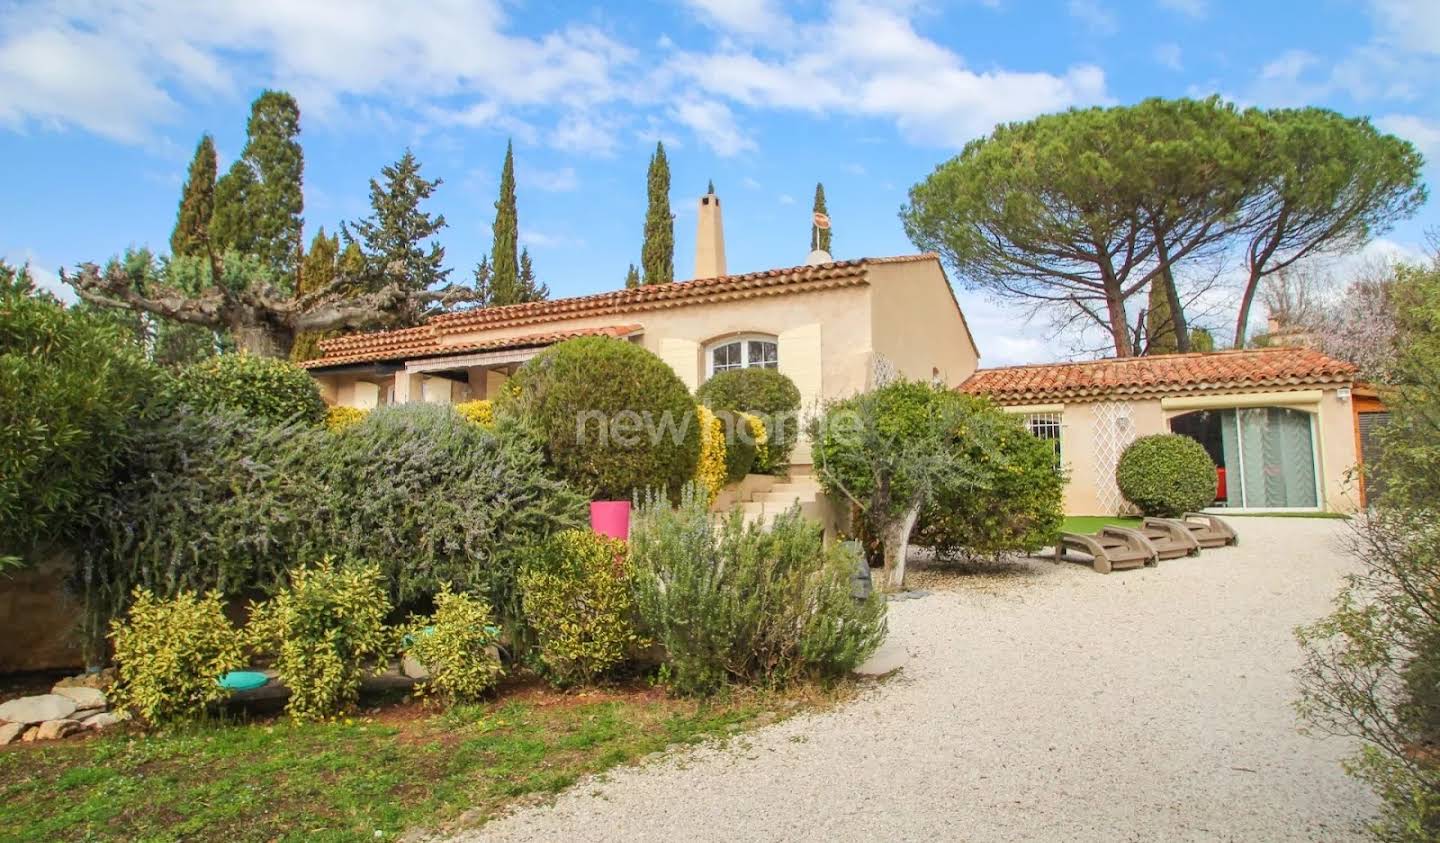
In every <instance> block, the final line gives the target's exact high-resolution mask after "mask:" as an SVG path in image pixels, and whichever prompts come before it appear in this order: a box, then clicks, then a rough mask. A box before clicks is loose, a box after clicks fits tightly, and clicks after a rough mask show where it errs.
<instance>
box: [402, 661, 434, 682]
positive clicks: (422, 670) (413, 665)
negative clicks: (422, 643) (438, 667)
mask: <svg viewBox="0 0 1440 843" xmlns="http://www.w3.org/2000/svg"><path fill="white" fill-rule="evenodd" d="M400 672H401V673H403V674H405V675H406V676H408V677H410V678H411V679H429V678H430V669H429V668H427V667H426V666H425V665H423V664H421V663H420V662H418V661H416V660H415V659H413V658H411V657H410V656H409V655H406V656H405V658H404V660H402V661H401V662H400Z"/></svg>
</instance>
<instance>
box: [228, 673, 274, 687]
mask: <svg viewBox="0 0 1440 843" xmlns="http://www.w3.org/2000/svg"><path fill="white" fill-rule="evenodd" d="M269 681H270V677H268V676H266V675H265V674H263V673H257V672H255V671H253V670H232V671H230V672H229V673H227V674H225V675H224V676H222V677H220V687H222V688H225V689H226V690H230V691H253V690H254V689H256V688H259V687H261V686H262V685H264V684H265V683H267V682H269Z"/></svg>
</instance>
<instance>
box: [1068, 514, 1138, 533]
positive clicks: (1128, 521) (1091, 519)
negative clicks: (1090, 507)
mask: <svg viewBox="0 0 1440 843" xmlns="http://www.w3.org/2000/svg"><path fill="white" fill-rule="evenodd" d="M1111 525H1114V526H1116V527H1139V526H1140V519H1139V518H1131V517H1130V516H1126V515H1067V516H1065V520H1064V521H1063V522H1061V524H1060V529H1061V530H1062V531H1064V532H1066V533H1095V532H1099V531H1100V528H1101V527H1109V526H1111Z"/></svg>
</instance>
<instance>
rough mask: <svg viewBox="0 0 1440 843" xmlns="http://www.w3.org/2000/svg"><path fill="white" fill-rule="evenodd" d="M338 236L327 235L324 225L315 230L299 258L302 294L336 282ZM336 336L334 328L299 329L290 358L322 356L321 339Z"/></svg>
mask: <svg viewBox="0 0 1440 843" xmlns="http://www.w3.org/2000/svg"><path fill="white" fill-rule="evenodd" d="M339 261H340V237H339V235H331V236H326V234H325V227H324V226H323V225H322V226H321V227H320V230H319V231H318V232H316V233H315V237H314V239H312V240H311V241H310V251H309V252H307V253H306V255H305V257H304V258H302V259H301V260H300V279H299V284H298V288H299V291H300V294H301V295H304V294H306V293H313V292H315V291H316V290H321V289H324V288H325V287H328V286H329V285H330V284H331V283H333V282H334V281H335V273H336V272H337V271H338V269H339ZM332 336H335V332H334V331H301V332H300V333H298V334H296V335H295V345H294V346H293V347H291V349H290V359H291V360H294V361H295V362H297V363H298V362H300V361H302V360H311V359H314V358H316V357H319V356H321V354H322V352H321V351H320V341H321V340H323V339H326V338H327V337H332Z"/></svg>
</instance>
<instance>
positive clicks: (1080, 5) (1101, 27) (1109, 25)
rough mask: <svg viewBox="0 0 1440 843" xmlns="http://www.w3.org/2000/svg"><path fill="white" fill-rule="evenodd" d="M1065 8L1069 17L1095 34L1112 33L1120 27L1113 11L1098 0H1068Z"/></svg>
mask: <svg viewBox="0 0 1440 843" xmlns="http://www.w3.org/2000/svg"><path fill="white" fill-rule="evenodd" d="M1066 9H1067V10H1068V11H1069V12H1070V17H1072V18H1075V19H1076V20H1078V21H1080V22H1081V23H1083V24H1084V25H1085V27H1086V28H1087V29H1089V30H1090V31H1091V32H1092V33H1094V34H1096V35H1114V34H1115V32H1116V31H1117V30H1118V29H1119V28H1120V26H1119V24H1118V23H1116V21H1115V15H1114V13H1113V12H1111V11H1110V10H1109V9H1107V8H1105V7H1104V6H1102V5H1100V2H1099V0H1070V2H1069V3H1068V4H1067V5H1066Z"/></svg>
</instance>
